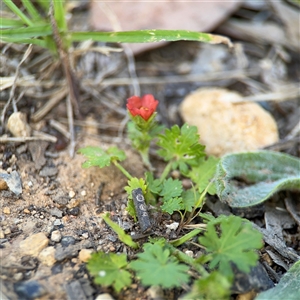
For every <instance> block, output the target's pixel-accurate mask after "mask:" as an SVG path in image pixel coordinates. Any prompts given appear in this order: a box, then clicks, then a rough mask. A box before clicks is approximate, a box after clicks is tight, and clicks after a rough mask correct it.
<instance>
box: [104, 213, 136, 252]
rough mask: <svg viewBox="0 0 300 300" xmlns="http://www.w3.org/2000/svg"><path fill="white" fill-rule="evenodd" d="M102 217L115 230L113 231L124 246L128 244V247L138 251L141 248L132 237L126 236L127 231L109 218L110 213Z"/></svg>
mask: <svg viewBox="0 0 300 300" xmlns="http://www.w3.org/2000/svg"><path fill="white" fill-rule="evenodd" d="M100 216H101V218H103V220H104V221H105V223H106V224H108V225H109V226H110V227H111V228H112V229H113V231H114V232H115V233H116V234H117V235H118V238H119V240H120V241H122V242H123V243H124V244H126V245H127V246H129V247H131V248H133V249H137V248H138V247H139V245H138V244H137V243H135V242H134V241H133V240H132V238H131V236H130V235H128V234H126V233H125V231H124V230H123V229H122V228H121V227H120V226H119V225H118V224H117V223H115V222H113V221H112V220H111V219H110V218H109V213H103V214H101V215H100Z"/></svg>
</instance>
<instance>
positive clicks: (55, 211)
mask: <svg viewBox="0 0 300 300" xmlns="http://www.w3.org/2000/svg"><path fill="white" fill-rule="evenodd" d="M50 214H51V215H52V216H55V217H58V218H61V217H62V215H63V213H62V211H61V210H60V209H58V208H57V207H54V208H51V209H50Z"/></svg>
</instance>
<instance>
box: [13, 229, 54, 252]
mask: <svg viewBox="0 0 300 300" xmlns="http://www.w3.org/2000/svg"><path fill="white" fill-rule="evenodd" d="M48 243H49V240H48V238H47V237H46V235H45V234H44V233H43V232H39V233H36V234H33V235H31V236H29V237H28V238H27V239H25V240H24V241H22V242H20V245H19V248H20V251H21V252H22V254H23V255H31V256H34V257H37V256H38V255H39V253H40V252H41V251H42V250H43V249H44V248H46V247H47V246H48Z"/></svg>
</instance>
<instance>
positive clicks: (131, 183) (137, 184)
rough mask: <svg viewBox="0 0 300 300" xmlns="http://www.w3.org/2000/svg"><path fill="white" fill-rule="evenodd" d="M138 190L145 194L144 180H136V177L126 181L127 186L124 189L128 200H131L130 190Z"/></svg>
mask: <svg viewBox="0 0 300 300" xmlns="http://www.w3.org/2000/svg"><path fill="white" fill-rule="evenodd" d="M138 188H141V189H142V192H143V194H145V193H146V191H147V185H146V183H145V180H144V179H143V178H140V179H138V178H136V177H133V178H131V179H130V180H128V186H126V187H125V188H124V189H125V191H126V192H127V195H128V199H132V190H134V189H138Z"/></svg>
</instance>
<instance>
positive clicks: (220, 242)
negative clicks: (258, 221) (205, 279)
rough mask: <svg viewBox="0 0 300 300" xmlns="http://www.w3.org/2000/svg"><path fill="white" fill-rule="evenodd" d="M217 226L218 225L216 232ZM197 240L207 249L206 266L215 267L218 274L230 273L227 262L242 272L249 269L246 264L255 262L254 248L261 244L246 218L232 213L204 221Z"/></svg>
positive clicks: (250, 264)
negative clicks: (204, 227)
mask: <svg viewBox="0 0 300 300" xmlns="http://www.w3.org/2000/svg"><path fill="white" fill-rule="evenodd" d="M217 225H220V234H218V231H217ZM199 242H200V243H201V244H202V245H203V246H204V247H206V249H207V251H208V252H211V256H212V260H211V262H210V264H209V267H210V269H213V268H215V267H217V266H218V268H219V271H220V272H221V273H222V274H224V275H225V276H231V275H232V269H231V263H234V264H236V266H237V267H238V269H240V270H241V271H243V272H249V271H250V267H252V266H255V265H256V263H257V260H258V255H257V253H256V252H255V249H260V248H261V247H262V235H261V233H260V232H258V231H257V230H255V229H253V227H252V224H251V223H250V222H249V221H247V220H244V219H242V218H240V217H236V216H233V215H231V216H228V217H227V216H220V217H218V218H217V219H215V220H213V221H210V222H208V224H207V231H206V233H205V234H204V236H203V237H200V238H199Z"/></svg>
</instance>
